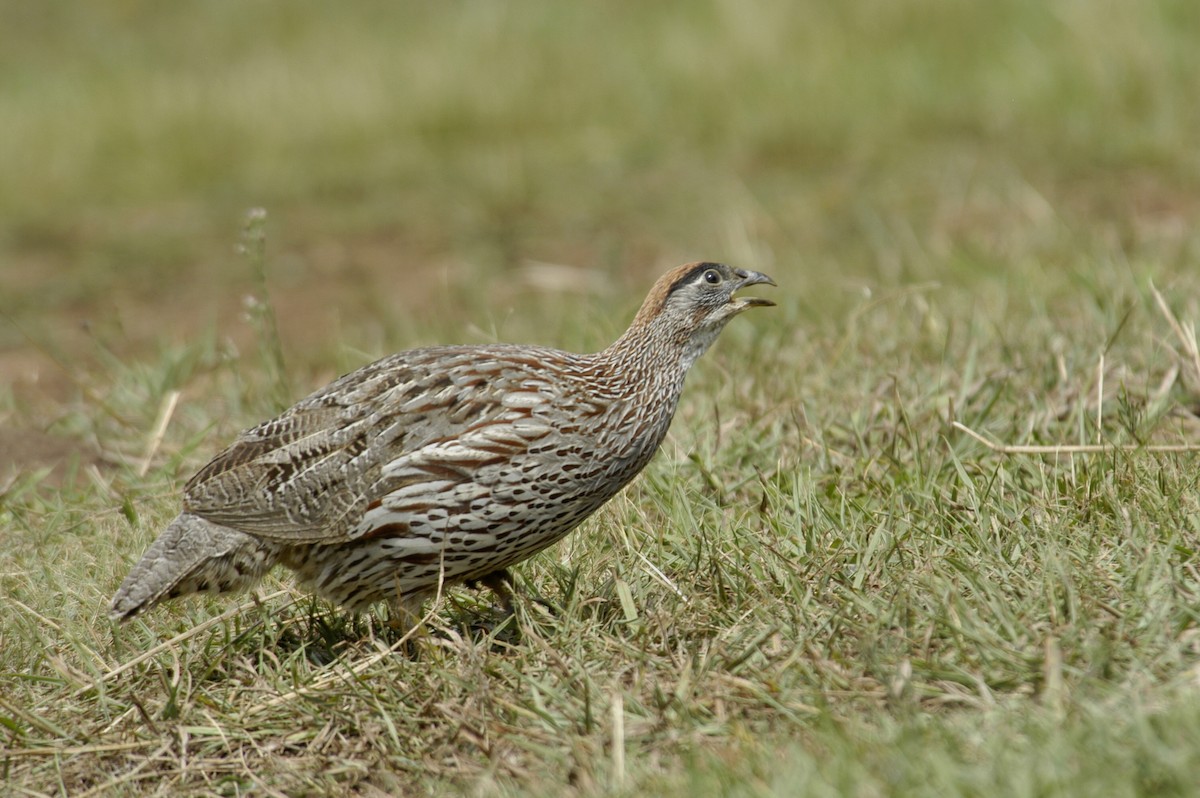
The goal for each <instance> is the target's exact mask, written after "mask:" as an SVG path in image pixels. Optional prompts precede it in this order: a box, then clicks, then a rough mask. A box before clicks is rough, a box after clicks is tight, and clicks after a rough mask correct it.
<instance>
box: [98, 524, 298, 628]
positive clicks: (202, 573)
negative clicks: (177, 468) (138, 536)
mask: <svg viewBox="0 0 1200 798" xmlns="http://www.w3.org/2000/svg"><path fill="white" fill-rule="evenodd" d="M278 559H279V547H278V546H276V545H275V544H272V543H268V542H266V541H263V540H261V539H259V538H255V537H252V536H251V535H247V534H245V533H244V532H238V531H237V530H236V529H230V528H229V527H226V526H221V525H219V524H214V523H212V522H211V521H206V520H204V519H203V518H201V517H200V516H197V515H192V514H190V513H181V514H180V515H178V516H177V517H176V518H175V520H174V521H172V522H171V524H170V525H169V526H168V527H167V528H166V529H165V530H164V531H163V533H162V534H161V535H159V537H158V540H156V541H154V543H153V544H152V545H151V546H150V548H149V549H147V550H146V553H145V554H144V555H142V559H141V560H140V561H138V563H137V565H135V566H134V567H133V570H132V571H130V572H129V576H127V577H125V581H124V582H122V583H121V587H120V588H119V589H118V590H117V594H116V595H115V596H113V600H112V605H111V607H110V608H109V614H110V615H111V616H112V617H113V618H114V619H118V620H125V619H127V618H132V617H133V616H134V615H137V614H138V613H139V612H141V611H142V610H144V609H147V608H149V607H152V606H154V605H155V604H157V603H158V602H160V601H163V600H165V599H169V598H174V597H176V596H182V595H186V594H188V593H203V592H212V593H226V592H230V591H235V590H245V589H247V588H249V587H252V586H253V585H254V584H255V583H256V582H258V580H259V579H261V578H262V576H263V574H265V573H266V572H267V571H269V570H271V566H273V565H274V564H275V563H276V561H277V560H278Z"/></svg>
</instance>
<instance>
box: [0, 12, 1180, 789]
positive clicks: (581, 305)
mask: <svg viewBox="0 0 1200 798" xmlns="http://www.w3.org/2000/svg"><path fill="white" fill-rule="evenodd" d="M0 7H2V8H3V10H4V12H5V16H4V18H5V19H6V24H5V25H4V26H3V28H0V174H3V175H4V176H5V179H4V180H0V281H2V284H3V286H4V289H3V293H2V294H0V313H2V314H3V317H4V319H5V320H4V321H3V322H0V376H2V379H0V452H2V453H3V457H0V594H2V595H3V604H4V611H3V614H0V774H2V775H3V777H4V778H5V788H6V790H8V791H11V792H13V793H14V794H30V795H42V794H63V795H73V796H75V795H85V794H110V793H111V794H155V793H158V794H162V793H169V794H176V793H183V794H204V793H217V794H225V795H237V794H243V793H247V792H251V793H263V794H272V793H273V794H288V795H297V794H325V793H327V792H332V793H334V794H362V795H378V794H386V793H400V794H422V793H425V792H434V793H444V792H454V791H458V792H466V793H471V794H480V795H509V794H526V793H532V794H561V793H573V794H579V795H593V794H618V795H620V794H626V795H642V794H666V795H707V794H729V795H773V794H778V795H813V796H824V795H846V794H850V795H862V796H873V795H892V794H899V795H929V794H949V795H995V794H1015V795H1087V796H1092V795H1100V794H1111V795H1142V794H1146V795H1151V794H1153V795H1190V794H1195V793H1196V791H1197V788H1196V786H1195V785H1196V784H1197V783H1200V689H1198V688H1200V623H1198V621H1200V559H1198V554H1197V552H1198V551H1200V494H1198V492H1197V479H1196V474H1197V473H1198V471H1197V461H1196V455H1195V454H1192V453H1186V452H1185V453H1153V452H1150V451H1147V450H1146V449H1145V448H1139V447H1141V446H1143V445H1147V444H1164V443H1195V444H1200V422H1198V417H1197V411H1198V408H1200V371H1198V370H1197V368H1196V366H1195V364H1194V361H1193V359H1192V358H1191V357H1190V356H1189V355H1188V353H1187V352H1186V344H1185V342H1184V339H1183V338H1181V337H1180V336H1179V335H1178V334H1177V333H1176V331H1175V330H1174V329H1173V328H1172V326H1171V323H1170V319H1169V318H1168V316H1167V315H1166V314H1165V313H1163V311H1162V310H1161V309H1160V308H1159V306H1158V304H1157V302H1156V301H1155V298H1154V294H1153V290H1154V289H1155V288H1157V290H1159V291H1161V293H1162V296H1163V297H1164V299H1165V301H1166V303H1167V305H1168V307H1169V309H1170V312H1171V313H1172V314H1173V315H1174V316H1175V317H1177V318H1178V319H1179V320H1180V322H1181V323H1182V325H1183V327H1184V328H1185V330H1194V329H1195V321H1196V320H1197V318H1200V299H1198V298H1200V270H1198V269H1197V260H1198V259H1200V233H1197V229H1198V228H1197V226H1196V220H1197V218H1198V216H1200V201H1198V200H1197V197H1200V155H1198V154H1197V153H1198V150H1197V149H1196V146H1195V141H1196V131H1197V130H1200V106H1198V105H1197V103H1196V102H1195V98H1196V97H1200V55H1197V51H1196V48H1195V42H1194V39H1195V32H1196V31H1197V30H1200V6H1196V4H1195V3H1191V2H1184V0H1179V1H1178V2H1160V3H1153V4H1150V3H1143V4H1129V3H1118V2H1095V3H1071V2H1062V3H1044V2H1032V0H1030V1H1029V2H1018V1H1016V0H1013V1H1010V2H1000V3H992V4H979V3H974V4H955V3H935V2H923V1H922V0H906V1H905V2H885V1H884V0H861V1H860V2H853V3H843V4H829V3H811V4H797V3H787V2H772V1H770V0H756V1H755V2H747V3H732V2H718V1H717V0H713V2H708V3H688V4H685V3H660V4H646V3H631V2H625V3H609V4H604V5H595V6H589V5H587V4H537V3H531V2H515V3H508V4H494V3H486V2H467V3H460V4H453V5H428V4H416V3H405V4H401V5H399V6H397V5H396V4H387V3H372V4H365V5H357V6H355V7H353V8H342V7H338V8H337V10H334V9H333V8H332V7H327V6H325V5H322V4H316V3H304V2H300V3H289V4H287V6H286V7H284V6H278V7H276V6H274V5H271V4H265V5H264V4H254V5H250V6H247V5H246V4H241V3H232V2H213V3H205V4H196V5H192V6H187V7H182V8H176V7H173V6H172V7H168V6H163V7H161V8H160V7H158V6H152V5H149V4H141V3H115V2H105V3H92V4H88V6H87V7H86V8H70V9H68V8H67V7H66V6H62V7H59V5H57V4H44V3H43V4H20V3H5V4H2V5H0ZM255 206H263V207H265V208H266V209H267V211H268V214H269V215H268V221H267V225H266V228H265V229H266V235H267V238H266V249H265V255H264V256H263V258H262V259H260V260H256V259H255V257H253V256H252V257H249V258H247V257H245V256H242V255H238V254H236V253H235V252H234V248H235V245H237V244H238V243H239V241H241V242H242V243H243V244H244V245H246V246H248V247H249V248H250V249H251V250H252V251H253V246H252V241H251V242H247V241H245V240H243V239H240V238H239V235H240V233H239V230H240V228H241V227H242V225H243V223H244V218H245V214H246V211H247V210H248V209H249V208H251V207H255ZM252 254H253V253H252ZM698 257H703V258H714V259H721V260H727V261H729V262H732V263H736V264H739V265H745V266H750V267H753V268H758V269H761V270H763V271H766V272H768V273H770V274H771V275H772V276H774V277H775V278H776V280H777V282H778V283H779V287H778V288H777V289H775V290H773V291H772V292H771V295H772V298H773V299H776V300H777V301H778V302H779V304H780V306H779V307H778V308H775V309H773V310H766V311H756V312H755V313H753V314H747V316H745V317H743V318H740V319H738V320H736V321H735V322H734V323H733V324H732V325H731V326H730V328H729V329H727V330H726V332H725V333H724V334H723V336H722V338H721V340H720V341H719V342H718V343H717V344H716V346H715V347H714V349H713V351H712V352H711V353H710V354H709V355H707V356H706V358H705V359H704V360H703V361H701V363H700V365H699V366H698V367H697V369H696V370H695V372H694V373H693V375H692V377H691V378H690V382H689V385H688V388H687V391H686V393H685V396H684V400H683V404H682V405H681V407H680V410H679V413H678V415H677V417H676V421H675V424H674V427H673V429H672V433H671V436H670V437H669V438H668V441H667V444H666V445H665V446H664V448H663V451H662V452H661V454H660V455H659V456H658V458H657V459H656V460H655V461H654V462H653V463H652V464H651V466H650V467H649V468H648V469H647V471H646V473H645V474H644V475H643V476H642V477H641V478H640V479H639V480H638V481H637V482H636V483H635V484H634V485H633V486H631V488H630V489H628V490H627V491H626V492H625V493H623V494H622V495H621V496H620V497H619V498H618V499H616V500H615V501H614V502H612V503H611V504H610V505H609V506H607V507H606V508H604V509H603V510H602V511H601V512H600V513H598V514H597V515H596V516H595V517H594V518H593V519H591V520H589V521H588V522H587V523H586V524H585V525H584V527H582V528H581V529H580V530H579V531H578V532H577V533H575V534H574V535H573V536H571V537H570V538H568V539H567V540H566V541H564V542H563V543H562V544H560V545H558V546H556V547H555V548H553V549H551V550H549V551H547V552H545V553H543V554H542V555H540V556H538V557H537V558H535V559H534V560H532V561H530V562H529V563H527V564H525V565H523V566H521V567H520V568H519V569H518V574H519V579H520V581H521V583H522V584H523V586H524V587H525V588H526V589H527V590H528V591H529V592H531V593H533V592H536V593H538V594H541V595H542V596H544V597H545V598H546V599H548V600H549V601H550V602H551V603H552V604H554V605H555V606H556V607H557V611H556V612H555V613H554V614H548V613H546V612H544V611H543V610H542V609H541V608H540V606H539V605H537V604H534V603H527V604H523V605H522V606H521V608H520V610H519V612H518V616H517V618H516V619H515V620H514V621H513V622H510V623H509V624H507V625H503V626H500V627H499V628H497V627H495V622H496V620H497V617H498V616H497V614H496V611H495V610H494V608H492V607H491V606H489V604H488V603H487V598H486V597H481V596H479V595H477V594H475V593H473V592H471V591H468V590H463V589H456V590H453V591H450V592H449V593H448V594H447V595H446V596H445V597H444V598H443V599H442V601H441V602H440V603H439V604H438V605H437V606H436V607H434V608H433V609H434V614H433V619H432V621H431V623H430V636H429V638H428V639H427V640H426V641H425V642H424V644H423V645H422V647H421V650H420V652H419V655H418V656H417V657H416V658H415V659H414V658H411V657H409V656H405V655H404V654H402V653H398V652H393V651H391V650H390V648H391V646H392V644H393V643H394V642H395V635H394V633H392V632H391V630H389V629H387V628H386V627H384V626H383V625H382V624H380V623H379V620H378V618H377V617H375V616H370V617H361V618H357V619H354V618H348V617H346V616H344V615H343V614H342V613H340V612H338V611H337V610H336V609H335V608H331V607H329V606H327V605H325V604H322V603H320V602H316V601H313V600H312V599H310V598H308V597H306V596H304V595H300V594H295V593H292V592H290V591H289V590H288V586H289V584H290V583H289V580H288V577H287V574H286V573H283V572H277V573H275V574H273V575H272V577H270V578H269V579H268V580H267V582H266V584H265V585H264V594H275V593H277V592H278V591H281V590H282V591H285V592H284V593H283V594H282V595H277V596H273V597H272V598H270V599H268V600H266V601H265V602H264V603H263V604H262V605H261V606H255V604H254V603H253V602H251V601H250V600H249V598H248V597H240V598H237V599H231V600H223V601H216V600H207V599H197V600H192V601H181V602H178V603H175V604H172V605H169V606H167V607H163V608H159V609H157V610H155V611H153V612H151V613H149V614H147V615H146V616H145V617H144V618H141V619H138V620H136V621H134V622H132V623H130V624H127V625H124V626H116V625H114V624H112V623H111V622H110V621H109V620H108V619H107V617H106V614H105V607H106V606H107V602H108V599H109V598H110V596H111V595H112V592H113V591H114V589H115V587H116V586H117V584H118V583H119V582H120V580H121V578H122V577H123V576H124V574H125V572H126V570H127V568H128V567H129V566H130V565H131V564H132V562H133V561H134V560H135V559H136V558H137V557H138V556H139V555H140V554H141V552H142V550H143V549H144V548H145V546H147V545H148V544H149V542H150V541H151V540H152V539H153V537H154V536H155V535H156V534H157V532H158V531H159V530H160V529H161V528H162V527H163V525H164V524H165V523H166V522H167V521H168V520H169V519H170V517H171V516H172V515H173V514H174V513H175V512H176V511H177V509H178V493H179V489H180V487H181V485H182V482H183V481H184V480H185V479H186V478H187V477H188V476H189V475H190V474H191V473H192V472H193V471H194V470H195V469H196V468H197V467H199V466H200V465H202V464H203V463H204V462H205V461H206V459H207V458H208V457H211V456H212V455H213V454H215V453H216V452H217V451H218V450H219V449H220V448H221V447H222V446H223V445H224V444H225V443H226V442H228V441H229V440H230V439H231V438H232V436H233V435H235V434H236V433H237V432H238V431H239V430H240V429H242V428H244V427H246V426H248V425H250V424H253V423H255V422H257V421H259V420H261V419H262V418H264V417H266V416H268V415H270V414H271V413H273V412H274V411H275V410H276V409H278V407H279V406H280V404H281V403H285V402H287V401H289V400H292V399H296V398H298V397H299V396H301V395H302V394H303V393H305V392H306V391H308V390H310V389H311V388H314V387H316V386H318V385H320V384H322V383H323V382H324V381H326V380H328V379H329V378H331V377H332V376H334V375H336V374H337V373H339V372H342V371H345V370H348V369H350V368H353V367H355V366H357V365H360V364H362V363H364V362H366V361H368V360H369V359H371V358H373V357H376V356H379V355H382V354H384V353H386V352H389V351H393V350H395V349H400V348H404V347H408V346H415V345H420V344H426V343H433V342H449V341H468V342H470V341H475V342H478V341H490V340H508V341H529V342H537V343H544V344H550V345H557V346H562V347H564V348H570V349H579V350H584V349H594V348H599V347H601V346H604V345H605V344H607V343H608V342H609V341H610V340H611V339H612V337H613V336H615V335H616V334H617V333H618V332H619V331H620V330H621V329H622V328H623V326H624V324H625V323H626V322H627V320H628V319H629V317H630V316H631V315H632V312H633V311H634V309H635V308H636V306H637V303H638V302H639V301H640V298H641V295H642V293H643V292H644V291H645V289H646V288H647V287H648V286H649V284H650V283H651V282H652V280H653V279H654V277H656V276H657V274H658V273H660V272H661V271H663V270H665V268H666V267H668V266H671V265H674V264H675V263H676V262H679V261H682V260H685V259H692V258H698ZM546 264H551V266H550V267H549V268H546ZM555 264H565V265H567V266H569V267H573V268H574V269H578V271H576V270H572V269H568V268H566V267H565V266H562V265H555ZM259 267H262V268H263V269H265V282H264V281H263V279H261V277H260V275H259V273H258V270H259ZM247 295H251V296H253V297H256V299H255V300H254V301H253V302H250V303H247V302H246V300H245V297H246V296H247ZM272 316H274V318H272ZM276 320H277V322H278V345H277V342H276V339H275V333H274V332H273V331H274V330H275V326H276V325H275V321H276ZM83 323H86V326H84V324H83ZM175 391H178V392H180V394H179V395H180V398H179V401H178V404H177V405H176V406H175V409H174V412H173V413H171V415H170V418H169V423H168V424H167V425H166V428H165V432H164V435H163V437H162V440H161V441H157V442H156V441H155V435H154V430H155V426H156V422H157V421H158V419H159V416H160V414H161V413H162V411H163V408H164V407H165V406H166V405H167V404H168V403H169V400H170V397H171V396H172V394H173V392H175ZM956 421H957V422H959V423H961V424H963V425H965V426H967V427H968V428H970V429H972V430H975V431H977V432H979V433H980V434H982V435H984V436H986V437H988V438H989V439H992V440H995V441H997V442H1003V443H1009V444H1029V445H1047V446H1048V445H1055V444H1095V443H1104V444H1108V445H1110V446H1111V448H1110V449H1109V450H1108V451H1106V452H1103V453H1100V454H1088V455H1084V454H1072V453H1067V452H1062V453H1058V454H1056V455H1020V454H1003V453H1000V452H997V451H993V450H991V449H989V448H987V447H985V446H984V445H982V444H980V443H979V442H978V441H976V440H974V439H972V438H971V437H970V436H969V435H967V434H966V433H964V432H963V431H962V430H961V429H959V428H956V427H955V426H954V425H953V422H956ZM18 433H20V435H18ZM30 440H33V441H41V445H42V446H43V447H44V448H46V449H47V450H48V449H50V448H54V449H55V451H58V450H60V449H62V448H63V447H65V448H66V449H68V450H73V451H74V452H75V454H74V456H70V457H67V458H65V460H63V461H62V462H61V463H59V464H58V465H56V466H55V465H53V462H54V459H53V458H50V457H49V456H48V455H47V454H46V452H44V451H42V452H39V451H37V446H30V445H29V443H28V442H29V441H30ZM17 441H22V442H23V443H22V446H21V447H18V446H17V445H16V442H17ZM143 467H144V470H143ZM177 636H178V639H174V638H176V637H177Z"/></svg>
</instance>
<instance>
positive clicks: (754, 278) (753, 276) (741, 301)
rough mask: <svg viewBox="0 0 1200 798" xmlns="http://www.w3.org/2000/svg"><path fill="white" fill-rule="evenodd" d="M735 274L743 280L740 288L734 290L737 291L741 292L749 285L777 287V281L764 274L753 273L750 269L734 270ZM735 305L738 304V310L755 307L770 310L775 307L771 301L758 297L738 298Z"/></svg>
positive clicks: (739, 284) (739, 285)
mask: <svg viewBox="0 0 1200 798" xmlns="http://www.w3.org/2000/svg"><path fill="white" fill-rule="evenodd" d="M733 273H734V274H736V275H737V276H738V277H739V278H740V279H741V282H739V283H738V287H737V288H736V289H734V290H735V291H740V290H741V289H743V288H745V287H746V286H748V285H775V281H774V280H772V279H771V278H770V277H768V276H767V275H765V274H763V273H762V272H752V271H749V270H748V269H734V270H733ZM734 304H736V306H737V309H738V310H745V309H746V308H753V307H761V308H769V307H773V306H774V305H775V303H774V302H772V301H771V300H769V299H763V298H762V297H757V296H745V297H742V296H740V297H736V298H735V302H734Z"/></svg>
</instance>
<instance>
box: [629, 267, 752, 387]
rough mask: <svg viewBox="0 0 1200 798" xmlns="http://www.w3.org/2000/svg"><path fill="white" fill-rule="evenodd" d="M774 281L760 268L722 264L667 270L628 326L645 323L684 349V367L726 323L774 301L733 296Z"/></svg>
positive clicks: (706, 346) (700, 353) (692, 360)
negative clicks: (750, 309)
mask: <svg viewBox="0 0 1200 798" xmlns="http://www.w3.org/2000/svg"><path fill="white" fill-rule="evenodd" d="M760 284H765V285H775V281H774V280H772V279H771V278H770V277H768V276H767V275H765V274H763V273H761V272H754V271H750V270H748V269H737V268H734V267H732V266H726V265H725V264H723V263H688V264H684V265H683V266H679V267H677V268H675V269H672V270H671V271H669V272H667V273H666V274H665V275H663V276H662V277H661V278H659V280H658V282H657V283H655V285H654V288H653V289H651V291H650V295H649V296H648V297H646V301H645V302H644V303H643V304H642V309H641V310H640V311H638V315H637V318H636V319H635V320H634V323H633V326H632V328H631V329H634V328H637V327H638V326H639V325H645V326H647V327H649V328H651V329H652V330H654V331H655V332H657V333H658V334H663V335H667V336H668V337H669V339H670V340H672V341H673V342H675V343H676V344H677V345H680V346H682V347H683V365H684V367H685V368H687V367H688V366H691V364H692V363H694V362H695V360H696V358H698V357H700V355H702V354H704V352H705V350H707V349H708V347H709V346H710V345H711V344H712V342H713V341H714V340H715V339H716V337H717V335H719V334H720V332H721V330H722V328H724V327H725V324H726V323H727V322H728V321H729V320H730V319H732V318H733V317H734V316H736V315H737V314H739V313H741V312H742V311H743V310H746V309H747V308H753V307H770V306H772V305H774V304H775V303H774V302H772V301H770V300H769V299H763V298H761V297H756V296H746V297H742V296H737V292H738V291H739V290H741V289H743V288H746V287H748V286H752V285H760Z"/></svg>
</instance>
